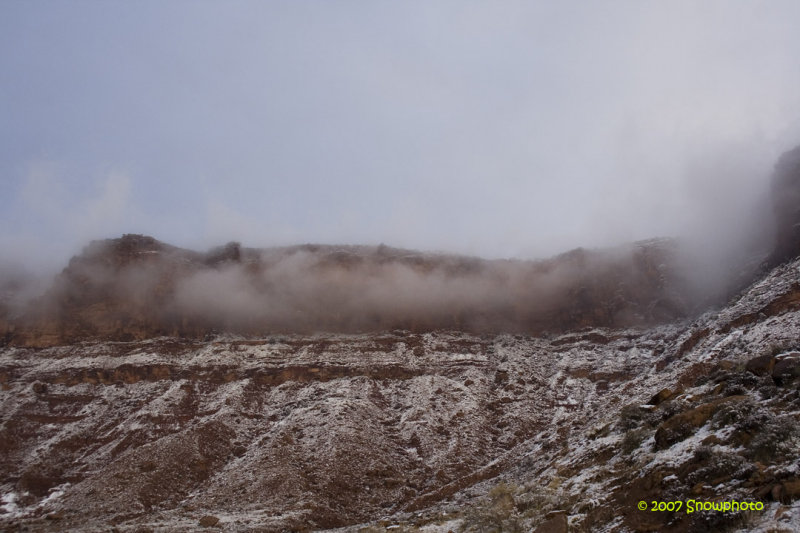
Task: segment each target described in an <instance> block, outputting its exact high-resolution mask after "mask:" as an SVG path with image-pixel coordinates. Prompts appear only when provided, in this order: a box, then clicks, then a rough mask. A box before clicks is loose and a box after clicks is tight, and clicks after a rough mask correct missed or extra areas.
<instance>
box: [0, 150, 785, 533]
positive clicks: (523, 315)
mask: <svg viewBox="0 0 800 533" xmlns="http://www.w3.org/2000/svg"><path fill="white" fill-rule="evenodd" d="M796 155H797V154H796V151H795V152H790V153H789V155H787V156H784V158H782V159H781V162H780V163H779V165H778V167H777V170H776V178H775V180H774V193H775V194H774V197H775V212H776V215H777V218H778V221H779V226H780V227H779V228H778V236H777V237H778V238H777V245H776V246H775V248H774V250H773V252H772V254H771V255H769V256H768V257H767V259H766V260H765V261H764V263H763V264H762V267H761V272H760V273H759V274H754V269H753V268H752V266H745V267H742V268H739V267H738V266H737V267H736V268H739V272H741V273H743V274H742V276H740V277H738V278H736V279H735V283H737V284H739V283H741V284H742V286H744V287H745V288H744V289H743V290H742V291H741V292H740V293H738V294H737V295H735V296H733V297H731V298H730V299H729V300H728V301H727V302H721V303H720V304H719V305H717V306H714V307H708V306H709V303H710V302H711V301H712V300H713V296H714V295H713V294H711V293H709V294H701V293H697V292H695V289H697V285H696V284H693V282H692V281H691V279H689V278H687V276H686V274H687V271H686V270H685V269H682V268H681V264H680V259H679V257H680V255H679V254H678V253H677V252H676V245H675V243H673V242H671V241H666V240H654V241H648V242H643V243H637V244H635V245H631V246H628V247H622V248H619V249H617V250H605V251H586V250H576V251H573V252H570V253H567V254H564V255H562V256H558V257H556V258H554V259H552V260H549V261H542V262H524V261H485V260H480V259H474V258H464V257H454V256H446V255H436V254H422V253H417V252H409V251H405V250H396V249H391V248H387V247H385V246H380V247H324V246H300V247H292V248H281V249H270V250H254V249H247V248H242V247H241V246H239V245H238V244H235V243H232V244H230V245H228V246H225V247H223V248H219V249H216V250H212V251H211V252H209V253H206V254H203V253H197V252H192V251H188V250H183V249H179V248H175V247H172V246H169V245H167V244H164V243H161V242H159V241H157V240H155V239H153V238H150V237H143V236H136V235H126V236H124V237H123V238H121V239H115V240H110V241H98V242H95V243H93V244H92V245H91V246H89V247H88V248H87V249H86V250H85V251H84V253H82V254H81V255H79V256H77V257H75V258H74V259H73V260H72V261H71V262H70V264H69V266H68V267H67V268H66V269H65V270H64V271H63V272H62V273H61V275H60V276H59V277H58V278H57V280H56V282H55V284H54V286H53V287H52V288H51V289H50V290H49V291H48V292H47V293H46V294H45V295H44V296H42V297H41V298H40V299H38V300H36V301H35V302H33V303H31V304H30V305H29V306H27V307H20V306H19V305H18V302H15V300H14V298H13V297H7V296H5V294H6V292H3V294H4V296H3V298H2V299H0V304H2V308H0V312H1V313H2V321H1V322H0V327H1V328H2V329H1V330H0V333H2V347H0V528H3V529H4V530H7V531H43V532H44V531H83V532H89V531H129V532H147V531H205V530H221V531H310V530H337V531H348V532H349V531H362V532H378V531H393V532H396V531H426V532H431V533H432V532H442V533H444V532H448V531H470V532H489V531H514V532H516V531H537V532H539V533H545V532H565V531H580V532H584V531H585V532H588V531H609V532H611V531H613V532H622V531H676V532H677V531H698V532H700V531H762V532H768V531H769V532H783V531H797V530H798V527H797V524H798V523H800V430H798V421H800V259H796V257H797V256H798V252H800V240H798V239H797V234H796V227H797V223H798V221H800V219H798V216H797V213H798V210H797V208H796V207H795V206H796V205H797V203H796V202H795V201H794V200H793V198H796V196H792V195H793V194H795V191H796V190H798V187H800V185H799V184H800V171H798V168H797V166H796V164H795V163H796V162H797V157H796ZM765 255H766V254H765ZM734 270H735V269H734ZM747 275H749V276H750V278H749V279H750V281H748V282H747V283H744V282H743V281H742V280H744V279H747V278H746V276H747ZM9 287H11V286H9ZM11 288H12V289H13V287H11ZM4 291H5V287H4ZM704 306H706V307H707V309H710V310H705V312H703V307H704ZM732 501H736V502H747V503H748V504H753V505H754V506H755V507H756V509H748V510H745V511H742V510H737V511H731V510H728V509H725V508H724V507H720V508H721V509H723V510H719V509H714V508H712V507H713V505H714V504H716V505H717V506H723V505H725V503H724V502H732ZM659 502H662V506H664V507H667V504H669V507H668V508H667V509H666V510H658V504H659ZM703 505H706V506H707V507H708V508H704V507H703ZM737 505H738V504H737ZM654 507H655V510H653V508H654Z"/></svg>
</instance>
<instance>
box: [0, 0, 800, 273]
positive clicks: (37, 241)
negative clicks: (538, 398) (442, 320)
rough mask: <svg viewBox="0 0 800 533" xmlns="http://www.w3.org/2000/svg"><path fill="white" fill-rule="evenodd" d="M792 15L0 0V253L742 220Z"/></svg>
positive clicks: (504, 237)
mask: <svg viewBox="0 0 800 533" xmlns="http://www.w3.org/2000/svg"><path fill="white" fill-rule="evenodd" d="M798 20H800V2H797V1H795V0H788V1H777V0H772V1H763V2H759V1H749V2H748V1H730V0H726V1H703V2H696V1H692V2H682V1H675V0H671V1H669V2H661V1H658V2H656V1H652V2H651V1H641V0H636V1H624V2H623V1H604V2H584V1H580V2H569V1H566V2H565V1H560V2H550V1H541V2H533V1H525V2H503V1H485V2H471V1H465V0H459V1H434V2H427V1H426V2H422V1H419V2H414V1H410V2H407V1H404V2H375V1H366V0H364V1H340V2H329V1H316V2H314V1H309V2H294V1H285V2H277V1H276V2H268V1H252V2H241V1H239V2H237V1H234V2H231V1H224V2H223V1H217V2H208V1H206V2H202V1H195V0H193V1H185V2H181V1H171V2H160V1H137V2H95V1H89V2H82V1H76V0H71V1H40V2H24V1H15V0H8V1H5V2H2V3H0V125H1V126H2V127H0V224H2V230H0V245H1V246H2V250H3V253H4V254H6V255H7V256H8V255H13V256H14V258H23V259H35V260H39V261H45V262H56V263H58V262H61V261H64V260H66V258H67V257H68V256H69V255H70V254H71V253H73V252H75V251H76V250H78V249H79V248H80V246H82V245H83V244H85V243H86V242H88V240H89V239H92V238H103V237H113V236H118V235H120V234H122V233H131V232H135V233H146V234H151V235H153V236H155V237H157V238H159V239H162V240H165V241H168V242H171V243H174V244H178V245H183V246H189V247H199V248H204V247H207V246H211V245H214V244H220V243H223V242H225V241H228V240H232V239H237V240H241V241H242V242H243V243H244V244H246V245H249V246H261V245H272V244H288V243H304V242H322V243H365V244H377V243H379V242H385V243H387V244H390V245H395V246H405V247H413V248H422V249H439V250H447V251H455V252H464V253H471V254H480V255H484V256H490V257H506V256H516V257H535V256H543V255H550V254H552V253H556V252H560V251H564V250H566V249H569V248H573V247H576V246H590V247H591V246H602V245H607V244H614V243H618V242H622V241H627V240H633V239H641V238H647V237H650V236H656V235H675V234H679V233H682V232H684V233H685V232H687V231H690V232H692V231H697V229H698V228H709V227H714V224H715V223H714V222H713V220H718V221H719V220H721V221H723V223H724V224H725V225H726V226H730V225H736V224H744V223H745V222H742V221H744V220H746V217H742V216H741V214H740V213H739V212H740V211H746V210H747V209H748V202H749V199H751V198H752V197H753V196H755V195H758V194H762V193H763V191H764V190H765V187H766V183H765V181H766V179H767V177H768V175H769V172H770V171H771V167H772V165H773V163H774V161H775V159H776V158H777V156H778V155H779V154H780V153H781V152H782V151H784V150H786V149H788V148H791V147H793V146H795V145H797V144H799V143H800V96H799V95H800V54H798V51H800V32H798V31H797V21H798ZM716 224H720V222H716ZM4 259H9V258H8V257H5V258H4Z"/></svg>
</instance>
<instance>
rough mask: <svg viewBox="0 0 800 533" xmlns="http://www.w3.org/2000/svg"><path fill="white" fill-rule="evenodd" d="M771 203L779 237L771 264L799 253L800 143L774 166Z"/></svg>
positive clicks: (770, 260)
mask: <svg viewBox="0 0 800 533" xmlns="http://www.w3.org/2000/svg"><path fill="white" fill-rule="evenodd" d="M772 205H773V209H774V211H775V218H776V222H777V236H776V244H775V249H774V251H773V253H772V255H771V256H770V258H769V264H770V266H772V265H776V264H779V263H782V262H784V261H787V260H789V259H792V258H793V257H796V256H797V255H798V254H800V146H798V147H796V148H794V149H792V150H789V151H788V152H786V153H784V154H783V155H782V156H781V157H780V159H778V163H777V164H776V165H775V172H774V174H773V177H772Z"/></svg>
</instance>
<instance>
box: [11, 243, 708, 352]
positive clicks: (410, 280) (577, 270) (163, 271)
mask: <svg viewBox="0 0 800 533" xmlns="http://www.w3.org/2000/svg"><path fill="white" fill-rule="evenodd" d="M675 249H676V245H675V243H674V242H672V241H669V240H653V241H647V242H641V243H636V244H634V245H631V246H626V247H620V248H618V249H612V250H583V249H577V250H574V251H572V252H569V253H566V254H563V255H561V256H558V257H555V258H553V259H550V260H547V261H538V262H533V261H500V260H495V261H489V260H482V259H477V258H469V257H459V256H449V255H443V254H425V253H419V252H412V251H407V250H397V249H391V248H388V247H386V246H381V247H356V246H338V247H337V246H312V245H308V246H299V247H290V248H282V249H267V250H257V249H247V248H242V247H241V246H240V245H238V244H237V243H231V244H229V245H227V246H225V247H222V248H219V249H215V250H212V251H210V252H208V253H206V254H201V253H197V252H192V251H189V250H183V249H179V248H176V247H173V246H169V245H167V244H164V243H161V242H159V241H157V240H155V239H153V238H152V237H145V236H140V235H125V236H123V237H122V238H119V239H114V240H108V241H99V242H94V243H92V245H91V246H89V247H87V249H86V250H84V252H83V253H82V254H81V255H79V256H76V257H75V258H73V259H72V261H70V264H69V266H68V267H67V268H66V269H64V271H63V272H62V273H61V274H60V275H59V276H58V278H57V279H56V282H55V285H54V286H53V288H52V289H51V290H50V291H49V292H48V293H47V294H46V295H45V296H44V297H42V298H40V299H39V300H37V301H35V302H34V303H32V304H31V305H30V306H29V308H28V309H27V312H26V313H25V314H24V315H23V316H22V317H20V318H19V319H18V320H16V321H15V322H13V325H14V328H15V330H14V332H13V333H11V332H9V328H10V326H8V325H7V326H6V327H5V331H6V332H7V333H9V334H8V335H7V338H6V342H7V343H11V344H14V345H27V346H51V345H57V344H64V343H70V342H75V341H79V340H87V339H94V340H117V341H131V340H141V339H147V338H153V337H157V336H160V335H171V336H180V337H184V338H189V337H190V338H195V339H202V338H204V337H205V336H206V335H210V334H213V333H214V332H219V331H227V332H234V333H242V334H247V335H262V336H263V335H266V334H274V333H309V332H320V331H328V332H347V333H357V332H370V331H374V332H380V331H389V330H392V329H406V330H409V331H412V332H425V331H438V330H447V329H452V330H459V331H466V332H472V333H498V332H512V333H526V334H541V333H545V332H563V331H569V330H572V329H575V328H582V327H592V326H602V327H624V326H631V325H648V324H657V323H663V322H665V321H670V320H674V319H676V318H680V317H684V316H686V315H687V314H689V313H690V312H691V311H692V310H693V309H692V308H693V305H694V304H695V303H696V302H695V294H694V293H693V292H692V291H691V290H690V287H689V285H688V284H687V283H686V282H685V280H684V279H683V278H682V273H681V272H680V270H679V269H678V268H677V266H676V264H675V263H676V254H675Z"/></svg>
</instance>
